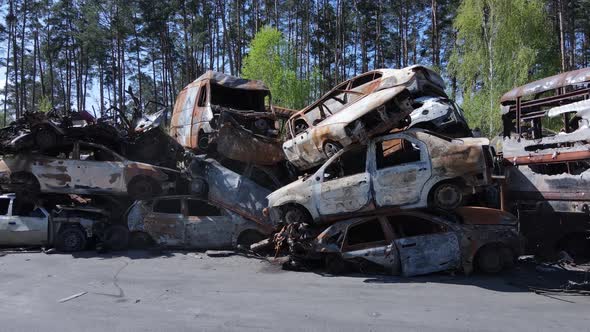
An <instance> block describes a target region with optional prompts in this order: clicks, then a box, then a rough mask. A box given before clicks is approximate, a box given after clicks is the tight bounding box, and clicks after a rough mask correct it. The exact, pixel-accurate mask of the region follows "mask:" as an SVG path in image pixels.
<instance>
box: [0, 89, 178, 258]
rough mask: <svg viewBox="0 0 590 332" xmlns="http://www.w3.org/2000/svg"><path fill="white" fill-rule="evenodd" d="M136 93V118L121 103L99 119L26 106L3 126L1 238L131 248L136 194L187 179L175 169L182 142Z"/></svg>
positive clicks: (24, 243) (164, 189)
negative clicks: (128, 216) (129, 212)
mask: <svg viewBox="0 0 590 332" xmlns="http://www.w3.org/2000/svg"><path fill="white" fill-rule="evenodd" d="M129 93H131V92H130V91H129ZM131 94H132V93H131ZM132 97H133V99H134V100H135V102H136V107H135V108H134V110H133V117H132V118H131V119H128V118H127V117H126V116H125V114H124V113H123V112H121V111H119V110H118V109H116V108H111V109H110V110H111V111H112V112H114V113H113V114H114V115H115V117H114V118H113V117H110V116H109V114H108V112H105V113H104V114H102V116H101V117H100V118H98V119H97V118H95V117H93V116H92V115H90V114H89V113H87V112H59V111H57V110H52V111H50V112H49V113H42V112H35V113H32V112H27V113H25V115H24V116H23V117H22V118H19V119H17V120H16V121H15V122H13V123H11V124H10V125H9V126H8V127H5V128H2V129H1V130H0V138H1V139H2V145H1V149H0V150H1V153H2V158H1V159H0V189H1V190H2V192H3V193H5V195H4V196H2V198H1V199H0V202H2V204H3V206H4V207H3V209H2V211H0V212H2V216H1V217H2V223H1V226H0V233H2V236H0V245H1V246H9V247H15V246H20V247H28V246H38V245H42V246H44V247H46V246H55V247H56V248H58V249H60V250H62V251H78V250H83V249H85V248H86V247H87V246H86V245H87V244H90V243H95V244H99V245H100V246H99V247H108V248H109V249H113V250H119V249H124V248H126V247H127V243H128V230H127V226H126V224H125V223H124V217H123V215H124V214H125V210H126V209H127V208H128V206H129V204H130V203H131V202H132V201H133V200H135V199H148V198H151V197H155V196H158V195H161V194H164V193H169V192H174V191H176V190H179V189H181V188H184V187H188V181H187V180H186V177H185V176H183V174H182V173H181V172H180V171H179V170H178V169H175V168H176V164H177V162H176V161H177V160H178V159H179V157H178V156H179V155H180V156H182V152H183V149H182V147H180V146H179V145H178V144H177V143H176V142H175V141H174V140H173V139H171V138H170V137H169V136H168V135H167V134H166V133H164V132H163V131H162V130H161V128H159V125H160V124H161V122H162V111H158V112H156V113H154V114H152V115H144V114H143V110H142V109H140V107H139V105H138V100H137V98H135V96H133V94H132ZM147 142H149V145H152V146H151V147H148V146H145V145H146V144H148V143H147ZM140 146H141V147H140ZM171 160H172V161H173V162H172V163H171V162H170V161H171ZM146 161H151V162H152V163H147V162H146ZM168 165H171V166H172V167H174V168H169V167H166V166H168Z"/></svg>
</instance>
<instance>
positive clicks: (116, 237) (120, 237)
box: [103, 225, 129, 251]
mask: <svg viewBox="0 0 590 332" xmlns="http://www.w3.org/2000/svg"><path fill="white" fill-rule="evenodd" d="M103 242H104V244H105V246H106V247H107V248H109V249H110V250H114V251H119V250H125V249H127V246H128V245H129V230H127V227H125V226H123V225H110V226H109V227H107V229H106V230H105V231H104V236H103Z"/></svg>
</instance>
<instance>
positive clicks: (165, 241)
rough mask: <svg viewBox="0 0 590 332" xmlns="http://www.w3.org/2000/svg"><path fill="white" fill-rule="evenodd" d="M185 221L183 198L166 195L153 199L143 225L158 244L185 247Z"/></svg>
mask: <svg viewBox="0 0 590 332" xmlns="http://www.w3.org/2000/svg"><path fill="white" fill-rule="evenodd" d="M185 222H186V220H185V216H184V214H183V212H182V199H181V198H178V197H164V198H160V199H155V200H154V201H153V203H152V206H151V210H150V211H149V212H148V213H147V214H146V216H145V218H144V221H143V227H144V230H145V232H146V233H148V234H149V235H150V236H151V237H152V239H154V241H155V242H156V243H157V244H160V245H167V246H172V247H184V246H185V227H184V224H185Z"/></svg>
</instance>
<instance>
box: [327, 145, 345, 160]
mask: <svg viewBox="0 0 590 332" xmlns="http://www.w3.org/2000/svg"><path fill="white" fill-rule="evenodd" d="M340 150H342V145H340V144H338V143H335V142H330V141H328V142H326V143H325V144H324V153H325V154H326V157H328V158H331V157H332V156H333V155H335V154H336V153H337V152H338V151H340Z"/></svg>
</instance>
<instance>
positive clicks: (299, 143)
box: [0, 66, 590, 276]
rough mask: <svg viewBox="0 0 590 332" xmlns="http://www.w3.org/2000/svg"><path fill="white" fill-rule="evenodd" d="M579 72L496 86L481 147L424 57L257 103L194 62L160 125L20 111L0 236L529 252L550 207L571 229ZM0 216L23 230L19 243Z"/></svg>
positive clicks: (362, 267)
mask: <svg viewBox="0 0 590 332" xmlns="http://www.w3.org/2000/svg"><path fill="white" fill-rule="evenodd" d="M564 77H565V78H564ZM589 81H590V75H589V74H588V70H585V71H584V70H582V71H577V72H573V73H565V74H562V76H559V77H556V78H548V79H546V80H544V81H541V82H540V83H539V82H534V83H531V84H529V85H527V86H525V87H521V88H517V89H515V90H514V91H511V92H509V93H507V94H506V95H505V96H504V97H503V98H502V105H503V119H504V125H505V128H504V132H503V135H501V137H498V138H497V139H495V140H494V142H495V144H490V142H489V140H488V139H486V138H479V137H473V135H472V133H471V130H470V129H469V126H468V125H467V122H466V120H465V118H464V116H463V111H462V110H461V108H460V107H459V106H458V105H457V104H456V103H455V102H454V101H453V100H451V99H450V98H449V97H448V96H447V94H446V93H445V84H444V81H443V79H442V78H441V77H440V75H438V74H437V73H436V72H434V71H432V70H430V69H428V68H426V67H423V66H411V67H407V68H401V69H377V70H373V71H370V72H367V73H364V74H361V75H359V76H356V77H353V78H352V79H350V80H347V81H345V82H342V83H340V84H338V85H337V86H336V87H335V88H334V89H332V90H331V91H329V92H328V93H326V94H325V95H324V96H322V97H321V98H320V99H318V100H317V101H315V102H313V103H311V104H310V105H309V106H307V107H305V108H304V109H302V110H299V111H296V110H289V109H286V108H281V107H277V106H275V105H273V104H272V96H271V93H270V90H269V89H268V87H267V86H266V85H265V84H264V83H263V82H261V81H255V80H246V79H241V78H238V77H233V76H229V75H225V74H222V73H217V72H213V71H208V72H206V73H205V74H203V75H202V76H200V77H199V78H197V79H196V80H195V81H194V82H192V83H190V84H189V85H188V86H186V87H185V88H184V89H183V90H182V91H181V92H180V93H179V95H178V97H177V100H176V103H175V105H174V108H173V113H172V116H171V122H170V127H169V133H165V132H164V131H163V130H162V128H161V126H160V125H161V123H162V121H161V119H162V113H161V112H155V113H152V115H144V112H143V110H142V109H141V107H139V106H136V108H135V109H134V111H133V116H132V118H131V119H127V118H126V117H125V113H124V112H120V111H118V110H116V109H113V110H112V115H108V114H105V115H103V116H101V118H99V119H93V118H92V117H89V114H82V115H76V116H75V117H74V115H73V114H70V115H61V116H60V117H57V118H56V116H55V115H54V114H51V115H42V114H36V115H35V116H29V115H27V116H28V118H26V117H25V118H23V119H19V120H18V121H17V122H16V123H14V124H13V125H11V126H9V127H7V128H4V129H2V130H1V131H0V138H1V139H2V140H3V146H2V154H3V155H4V157H3V158H2V159H1V160H0V188H1V189H2V191H3V192H5V193H6V194H5V195H4V196H2V197H0V204H2V202H3V199H6V202H7V203H6V207H5V208H4V210H2V211H3V213H4V215H3V216H0V220H6V221H7V222H4V221H3V222H2V223H3V224H1V225H3V226H2V228H1V229H0V233H1V234H0V245H10V246H13V245H17V244H18V245H24V244H29V245H53V246H56V247H57V248H59V249H60V250H65V251H72V250H78V249H81V248H83V247H84V245H85V244H86V243H90V242H96V243H101V244H103V245H104V246H106V247H110V248H124V247H126V246H127V245H130V246H132V247H145V246H158V247H171V248H181V249H225V248H232V247H233V248H239V249H242V250H247V251H256V252H259V253H260V252H263V251H265V252H266V253H270V254H272V253H274V254H275V256H277V255H280V254H286V255H287V260H286V261H285V264H284V265H283V266H284V267H285V268H289V269H310V268H320V267H323V268H325V269H327V270H328V271H329V272H330V273H336V274H338V273H344V272H346V271H352V270H357V271H379V272H385V273H390V274H399V275H403V276H414V275H419V274H426V273H432V272H438V271H447V270H456V271H462V272H464V273H466V274H469V273H472V272H473V271H476V270H479V271H483V272H487V273H495V272H499V271H502V270H503V269H505V268H510V267H512V266H513V265H514V263H515V261H516V259H517V257H518V256H520V255H522V254H523V253H524V250H525V240H524V238H523V236H522V235H521V233H522V234H524V235H525V236H526V237H527V241H526V244H527V249H528V250H529V251H535V250H536V249H537V248H538V247H539V246H540V245H539V243H542V242H543V241H541V240H538V241H537V242H535V241H536V240H532V241H531V239H535V234H539V233H544V232H546V231H545V230H543V229H542V228H540V227H538V225H537V224H535V222H534V219H535V218H536V219H542V218H545V219H551V222H549V223H547V224H551V227H552V228H551V229H552V230H553V231H552V232H553V234H557V233H560V239H559V240H556V241H557V242H558V243H559V244H560V245H564V244H565V243H570V245H571V243H573V246H574V249H575V246H576V245H578V246H579V243H580V241H582V242H583V241H585V240H586V237H585V236H587V234H588V227H587V224H588V213H589V211H590V210H589V209H588V205H587V203H588V202H586V201H585V198H584V197H585V196H584V191H583V188H581V187H583V184H584V183H585V182H584V176H585V171H586V168H587V167H586V164H587V160H588V159H589V158H588V156H585V155H584V153H587V148H586V147H585V145H584V144H585V143H587V142H586V141H585V140H586V139H585V138H584V136H583V135H584V133H585V131H584V130H587V129H588V128H587V127H588V123H587V120H585V114H586V113H587V112H585V111H586V108H588V109H590V105H589V104H588V103H587V100H588V99H589V98H588V97H589V95H588V93H589V91H590V90H589V84H588V82H589ZM134 100H135V101H136V105H138V101H137V100H136V98H134ZM558 115H559V116H560V117H563V119H564V123H565V124H564V129H563V130H562V131H561V132H560V133H553V135H551V137H547V135H548V134H547V133H549V131H548V129H549V128H545V127H544V125H543V124H544V123H545V122H543V121H542V119H543V117H545V116H549V117H553V116H558ZM44 117H45V118H44ZM74 118H75V119H76V121H74V120H73V119H74ZM84 128H87V129H84ZM90 128H93V129H90ZM97 128H100V129H97ZM105 128H106V129H105ZM105 130H106V131H105ZM48 131H50V132H51V133H48ZM107 131H112V132H117V134H116V135H117V136H113V137H116V140H112V139H111V140H108V139H106V140H103V139H101V138H100V135H99V134H98V133H103V132H107ZM43 137H48V138H47V139H44V138H43ZM41 141H44V142H45V143H40V142H41ZM134 148H136V149H134ZM496 150H498V151H499V153H497V152H496ZM527 172H528V173H527ZM531 172H532V173H534V174H532V173H531ZM529 173H531V174H529ZM561 173H567V174H561ZM556 176H557V177H563V178H564V180H563V184H564V186H565V185H566V183H567V187H568V188H565V187H564V188H562V187H563V186H561V185H560V183H561V182H560V181H561V180H559V179H557V178H556ZM565 178H567V179H565ZM556 179H557V180H559V181H554V180H556ZM566 180H567V181H566ZM579 187H580V188H579ZM10 192H16V194H9V193H10ZM23 194H24V195H23ZM23 197H25V198H28V199H27V200H26V201H27V204H28V206H29V207H28V208H27V209H24V208H23V206H24V205H22V203H17V201H18V200H19V198H23ZM25 205H26V204H25ZM0 208H1V206H0ZM23 209H24V210H23ZM2 211H0V212H2ZM22 211H24V212H22ZM546 211H551V213H552V214H545V212H546ZM515 215H517V216H518V217H519V219H517V218H516V217H515ZM535 216H540V217H535ZM556 216H557V217H556ZM560 216H563V217H565V216H567V218H568V219H569V220H570V221H571V222H572V223H576V226H577V227H578V228H576V229H579V230H580V232H574V231H571V230H567V229H566V227H563V226H561V224H559V223H558V222H555V220H559V218H560ZM17 217H18V218H21V217H25V218H33V217H36V218H40V220H41V219H42V221H39V223H38V225H36V226H35V227H33V226H31V225H32V223H31V222H29V221H26V220H25V219H22V218H21V219H18V218H17ZM570 217H572V218H571V219H570ZM2 218H4V219H2ZM527 218H528V219H527ZM552 218H554V219H552ZM576 218H578V219H576ZM22 220H25V221H22ZM524 220H528V221H524ZM576 220H580V222H579V223H578V222H577V221H576ZM11 222H13V224H10V223H11ZM584 223H585V224H584ZM4 224H6V225H8V226H10V225H15V224H16V225H18V227H14V228H15V229H16V228H20V229H22V230H26V229H29V230H30V231H31V233H30V236H29V235H27V236H28V237H27V238H26V239H25V240H21V243H17V242H18V241H16V242H15V241H14V236H13V235H14V234H12V235H11V234H10V233H6V230H9V231H10V227H8V226H5V225H4ZM584 225H586V226H584ZM557 229H559V232H557V231H556V230H557ZM572 229H573V228H572ZM2 232H4V233H2ZM35 232H36V233H35ZM21 234H23V235H26V234H25V233H21ZM572 234H576V236H578V237H576V236H574V235H572ZM580 234H583V236H580ZM564 236H565V238H570V239H574V240H579V241H577V242H576V241H570V242H563V241H564V240H563V238H564ZM528 237H530V239H529V238H528ZM9 238H10V239H9ZM11 241H12V242H11ZM584 243H586V242H584ZM549 246H550V247H552V248H553V247H555V245H554V244H552V245H549Z"/></svg>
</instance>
